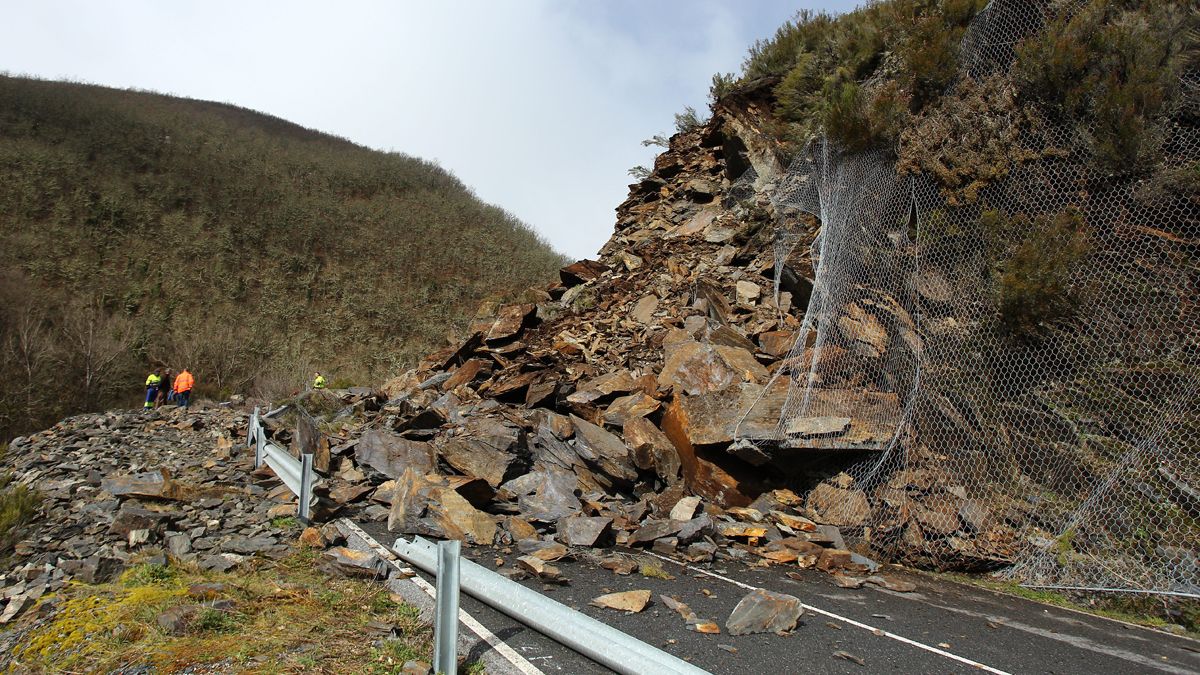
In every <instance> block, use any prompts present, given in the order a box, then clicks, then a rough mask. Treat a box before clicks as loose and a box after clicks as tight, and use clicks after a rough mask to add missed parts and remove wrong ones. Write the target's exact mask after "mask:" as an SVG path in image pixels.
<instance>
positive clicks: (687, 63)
mask: <svg viewBox="0 0 1200 675" xmlns="http://www.w3.org/2000/svg"><path fill="white" fill-rule="evenodd" d="M5 4H7V6H5ZM857 4H859V3H858V2H857V1H856V0H810V1H805V0H792V1H791V2H786V1H784V0H724V1H721V0H424V1H423V2H411V1H407V0H404V1H394V2H384V1H377V2H368V1H347V2H337V3H330V2H309V1H304V0H301V1H289V2H279V1H264V2H244V1H227V0H205V1H188V0H183V1H173V2H164V1H153V0H116V1H114V2H103V3H101V2H94V1H84V0H77V1H71V2H67V1H60V0H38V1H37V2H19V1H17V0H8V2H7V3H0V7H3V16H4V20H3V21H2V22H0V71H5V72H7V73H9V74H12V75H32V76H36V77H41V78H48V79H70V80H74V81H81V82H90V83H94V84H103V85H108V86H114V87H129V88H137V89H145V90H152V91H158V92H163V93H168V94H175V95H178V96H187V97H191V98H198V99H206V100H214V101H222V102H228V103H233V104H236V105H239V106H243V107H247V108H252V109H254V110H259V111H262V112H266V113H270V114H272V115H276V116H278V117H282V118H284V119H287V120H290V121H292V122H296V123H298V124H301V125H303V126H306V127H310V128H314V129H318V130H320V131H325V132H328V133H332V134H335V135H338V136H342V137H344V138H348V139H349V140H351V141H354V142H356V143H359V144H362V145H365V146H368V147H372V148H376V149H379V150H387V151H396V152H403V153H405V154H409V155H413V156H417V157H422V158H425V159H429V160H434V161H436V162H438V163H439V164H440V165H441V166H442V167H443V168H445V169H447V170H449V171H451V172H452V173H454V174H455V175H456V176H458V178H459V179H461V180H462V181H463V182H464V183H466V184H467V185H468V186H470V187H471V188H472V189H473V190H474V191H475V194H476V195H478V196H479V197H480V198H481V199H483V200H484V201H487V202H490V203H493V204H496V205H497V206H500V207H502V208H504V209H506V210H508V211H509V212H511V213H513V214H514V215H516V216H517V217H518V218H520V219H521V220H523V221H525V222H526V223H528V224H529V225H530V226H531V227H533V228H534V229H535V230H536V231H537V232H539V233H540V234H541V235H542V236H543V238H544V239H546V240H547V241H548V242H549V243H550V244H551V245H552V246H553V247H554V248H556V249H557V250H559V251H560V252H562V253H565V254H567V255H568V256H570V257H572V258H583V257H591V256H594V255H595V253H596V251H597V250H598V249H599V248H600V246H601V245H603V243H604V242H605V241H606V240H607V239H608V237H609V236H610V235H611V234H612V229H613V224H614V222H615V215H614V209H615V208H616V207H617V205H618V204H620V203H621V202H622V201H623V200H624V199H625V196H626V194H627V193H628V185H629V183H631V182H632V181H633V179H632V178H630V177H629V175H628V174H627V171H628V170H629V169H630V168H631V167H633V166H636V165H644V166H651V165H652V164H653V160H654V155H655V154H656V152H658V151H659V149H658V148H654V147H650V148H647V147H643V146H642V144H641V141H642V140H643V139H646V138H650V137H651V136H654V135H655V134H669V133H671V132H673V129H674V114H675V113H677V112H681V111H683V109H684V108H685V106H691V107H693V108H695V109H696V110H697V111H698V112H701V113H706V112H707V95H708V87H709V84H710V83H711V80H712V76H713V74H714V73H717V72H738V71H739V70H740V67H741V64H742V61H743V59H744V58H745V56H746V52H747V49H748V48H749V47H750V45H751V44H753V42H754V41H755V40H756V39H759V38H766V37H769V36H770V35H772V34H773V33H774V32H775V29H776V28H778V27H779V26H780V25H781V24H782V23H783V22H784V21H786V20H788V19H790V18H791V17H793V16H794V15H795V13H796V12H797V11H799V10H800V9H805V8H808V9H819V10H820V9H823V10H826V11H829V12H842V11H847V10H849V9H852V8H853V7H854V6H856V5H857Z"/></svg>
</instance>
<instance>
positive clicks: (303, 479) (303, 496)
mask: <svg viewBox="0 0 1200 675" xmlns="http://www.w3.org/2000/svg"><path fill="white" fill-rule="evenodd" d="M312 489H313V456H312V455H310V454H309V453H306V452H302V453H300V494H299V495H297V496H298V497H299V498H300V508H299V510H298V513H297V515H298V516H300V520H303V521H304V522H308V517H309V515H310V514H309V509H310V506H309V502H311V501H312Z"/></svg>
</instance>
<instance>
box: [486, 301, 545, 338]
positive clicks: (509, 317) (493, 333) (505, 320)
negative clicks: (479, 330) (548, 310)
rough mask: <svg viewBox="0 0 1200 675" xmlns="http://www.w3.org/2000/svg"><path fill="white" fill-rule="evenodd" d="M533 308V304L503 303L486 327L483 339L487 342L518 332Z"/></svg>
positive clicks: (509, 336) (508, 336) (511, 335)
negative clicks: (498, 312)
mask: <svg viewBox="0 0 1200 675" xmlns="http://www.w3.org/2000/svg"><path fill="white" fill-rule="evenodd" d="M533 309H534V306H533V305H505V306H504V307H502V308H501V309H500V315H499V316H497V317H496V321H495V322H494V323H492V325H491V328H489V329H488V332H487V335H486V336H485V339H486V340H487V341H488V342H492V341H496V340H504V339H507V338H511V337H513V336H514V335H516V334H517V333H520V332H521V329H522V328H523V327H524V325H525V320H526V318H528V317H529V315H530V314H532V313H533Z"/></svg>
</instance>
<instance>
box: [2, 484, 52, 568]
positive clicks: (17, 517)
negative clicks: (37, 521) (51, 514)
mask: <svg viewBox="0 0 1200 675" xmlns="http://www.w3.org/2000/svg"><path fill="white" fill-rule="evenodd" d="M41 502H42V499H41V496H40V495H39V494H38V493H37V491H35V490H31V489H29V488H28V487H27V486H25V485H18V484H16V483H14V482H13V477H12V474H4V475H0V557H3V556H5V555H7V553H8V552H9V551H10V550H12V547H13V545H14V544H16V543H17V542H18V541H20V539H21V534H22V529H21V528H22V527H23V526H24V525H25V524H27V523H29V521H31V520H33V518H34V516H36V515H37V512H38V508H39V506H40V505H41Z"/></svg>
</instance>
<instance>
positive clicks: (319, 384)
mask: <svg viewBox="0 0 1200 675" xmlns="http://www.w3.org/2000/svg"><path fill="white" fill-rule="evenodd" d="M324 388H325V376H324V375H322V374H321V373H317V376H316V377H314V378H313V389H324Z"/></svg>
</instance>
